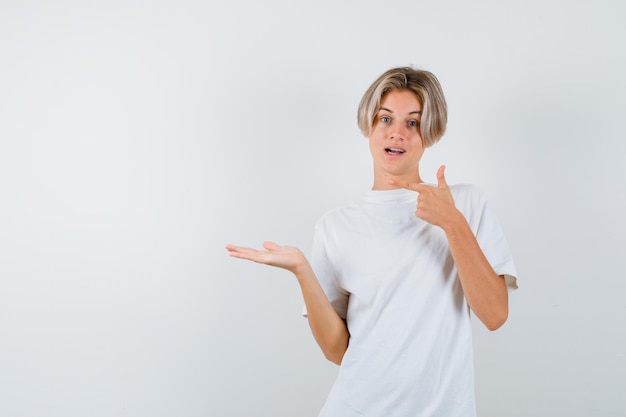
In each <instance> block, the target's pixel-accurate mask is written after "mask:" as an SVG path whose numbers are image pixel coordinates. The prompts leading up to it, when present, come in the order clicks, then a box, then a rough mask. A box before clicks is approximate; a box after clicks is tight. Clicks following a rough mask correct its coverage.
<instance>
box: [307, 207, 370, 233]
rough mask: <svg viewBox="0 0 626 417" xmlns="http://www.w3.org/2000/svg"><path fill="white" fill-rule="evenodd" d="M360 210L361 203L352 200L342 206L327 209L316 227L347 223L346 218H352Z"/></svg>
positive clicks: (322, 227) (321, 227)
mask: <svg viewBox="0 0 626 417" xmlns="http://www.w3.org/2000/svg"><path fill="white" fill-rule="evenodd" d="M358 212H359V204H358V203H357V202H352V203H350V204H348V205H345V206H342V207H336V208H334V209H331V210H328V211H326V212H325V213H324V214H323V215H322V216H321V217H320V218H319V219H318V220H317V223H316V224H315V228H316V229H324V228H327V227H335V226H336V225H339V224H343V223H345V221H346V220H348V219H350V218H352V217H353V216H354V215H355V213H358Z"/></svg>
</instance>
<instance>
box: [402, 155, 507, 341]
mask: <svg viewBox="0 0 626 417" xmlns="http://www.w3.org/2000/svg"><path fill="white" fill-rule="evenodd" d="M444 169H445V167H443V166H442V167H441V168H439V171H437V180H438V185H437V187H432V186H430V185H426V184H406V185H405V187H406V188H409V189H411V190H414V191H417V192H419V197H418V207H417V210H416V212H415V215H416V216H417V217H419V218H420V219H422V220H424V221H427V222H428V223H431V224H433V225H436V226H439V227H441V229H442V230H443V231H444V232H445V234H446V238H447V239H448V245H449V247H450V253H451V254H452V258H453V259H454V264H455V265H456V268H457V271H458V273H459V279H460V281H461V286H462V287H463V293H464V294H465V298H466V300H467V303H468V305H469V306H470V308H471V309H472V311H473V312H474V314H476V316H477V317H478V318H479V319H480V320H481V321H482V322H483V324H485V326H486V327H487V328H488V329H489V330H496V329H498V328H499V327H500V326H502V325H503V324H504V322H505V321H506V319H507V317H508V291H507V288H506V283H505V280H504V277H502V276H498V275H497V274H496V273H495V271H494V270H493V268H492V267H491V265H490V264H489V262H488V260H487V258H486V257H485V255H484V253H483V251H482V249H481V248H480V246H479V245H478V241H477V240H476V237H475V236H474V234H473V232H472V230H471V229H470V227H469V224H468V223H467V221H466V219H465V217H464V216H463V214H462V213H461V212H460V211H459V210H458V209H457V208H456V207H455V205H454V200H453V198H452V193H451V192H450V190H449V188H448V184H447V183H446V180H445V176H444ZM390 182H391V183H392V184H395V182H394V181H393V180H392V181H390Z"/></svg>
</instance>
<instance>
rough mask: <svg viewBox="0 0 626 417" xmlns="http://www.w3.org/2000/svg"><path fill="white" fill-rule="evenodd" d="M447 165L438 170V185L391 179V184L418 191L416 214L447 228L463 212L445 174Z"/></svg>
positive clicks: (431, 222)
mask: <svg viewBox="0 0 626 417" xmlns="http://www.w3.org/2000/svg"><path fill="white" fill-rule="evenodd" d="M445 169H446V167H445V166H443V165H442V166H441V167H439V170H438V171H437V187H433V186H431V185H427V184H422V183H409V182H404V183H400V182H398V181H395V180H389V184H393V185H397V186H399V187H402V188H406V189H408V190H413V191H417V192H418V193H419V196H418V197H417V210H415V216H416V217H418V218H420V219H422V220H424V221H426V222H428V223H430V224H433V225H435V226H439V227H441V228H442V229H445V228H446V226H447V225H448V224H450V222H453V221H454V220H455V219H456V218H458V216H459V215H460V214H461V213H460V212H459V211H458V210H457V209H456V206H455V205H454V199H453V198H452V193H451V192H450V189H449V188H448V183H447V182H446V177H445V174H444V171H445Z"/></svg>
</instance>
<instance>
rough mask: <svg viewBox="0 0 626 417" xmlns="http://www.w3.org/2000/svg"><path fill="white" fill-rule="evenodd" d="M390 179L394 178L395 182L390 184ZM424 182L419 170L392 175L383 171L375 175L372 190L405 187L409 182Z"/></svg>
mask: <svg viewBox="0 0 626 417" xmlns="http://www.w3.org/2000/svg"><path fill="white" fill-rule="evenodd" d="M389 180H394V181H395V184H389ZM421 182H422V178H421V177H420V174H419V172H417V171H416V172H415V173H411V174H404V175H391V174H389V173H382V174H380V175H374V185H373V186H372V190H395V189H397V188H405V187H406V185H407V184H418V183H421Z"/></svg>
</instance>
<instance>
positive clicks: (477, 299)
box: [444, 212, 508, 330]
mask: <svg viewBox="0 0 626 417" xmlns="http://www.w3.org/2000/svg"><path fill="white" fill-rule="evenodd" d="M444 231H445V233H446V236H447V239H448V244H449V246H450V252H451V254H452V258H453V259H454V263H455V265H456V268H457V271H458V274H459V278H460V280H461V286H462V288H463V293H464V294H465V299H466V300H467V303H468V304H469V306H470V308H471V309H472V311H473V312H474V314H476V316H477V317H478V318H479V319H480V320H481V321H482V322H483V323H484V324H485V326H486V327H487V328H488V329H489V330H496V329H498V328H499V327H500V326H502V324H504V322H505V321H506V319H507V317H508V291H507V288H506V284H505V282H504V279H503V277H501V276H498V275H497V274H496V273H495V271H494V270H493V268H492V267H491V265H490V264H489V261H488V260H487V258H486V257H485V255H484V253H483V251H482V249H481V248H480V246H479V245H478V241H477V240H476V237H475V236H474V234H473V233H472V230H471V229H470V227H469V225H468V224H467V221H466V220H465V217H463V215H462V214H461V213H460V212H459V213H458V216H455V217H454V218H453V219H452V220H451V221H450V222H449V223H448V224H447V225H446V226H445V227H444Z"/></svg>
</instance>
